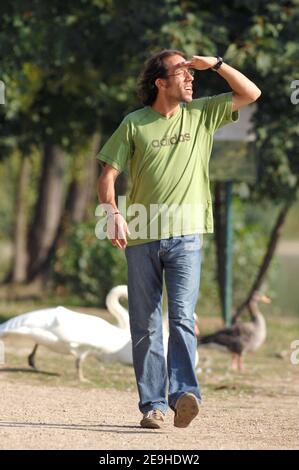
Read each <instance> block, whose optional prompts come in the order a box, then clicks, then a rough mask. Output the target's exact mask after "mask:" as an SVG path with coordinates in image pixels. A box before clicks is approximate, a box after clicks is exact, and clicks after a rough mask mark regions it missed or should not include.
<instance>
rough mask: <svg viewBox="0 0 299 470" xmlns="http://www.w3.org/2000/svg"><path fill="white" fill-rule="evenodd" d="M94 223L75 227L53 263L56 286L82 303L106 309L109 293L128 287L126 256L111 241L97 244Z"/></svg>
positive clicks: (100, 241)
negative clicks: (121, 286)
mask: <svg viewBox="0 0 299 470" xmlns="http://www.w3.org/2000/svg"><path fill="white" fill-rule="evenodd" d="M94 228H95V227H94V221H93V222H90V223H82V224H79V225H77V226H75V227H74V228H73V229H72V230H71V231H70V232H69V233H68V235H66V239H65V241H64V243H63V245H62V246H61V247H60V248H59V249H58V250H57V252H56V256H55V259H54V262H53V267H54V282H55V284H56V286H57V287H58V286H60V287H63V289H61V288H60V292H63V293H64V294H73V295H76V296H78V297H79V298H80V299H81V302H82V301H84V302H86V303H90V304H93V305H97V306H105V298H106V295H107V294H108V292H109V290H110V289H111V288H112V287H114V286H116V285H118V284H126V283H127V271H126V261H125V255H124V253H123V252H122V251H120V250H119V249H116V248H115V247H113V246H112V245H111V243H110V242H109V241H108V240H98V239H97V238H96V236H95V233H94Z"/></svg>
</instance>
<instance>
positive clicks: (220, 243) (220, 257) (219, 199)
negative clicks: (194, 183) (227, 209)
mask: <svg viewBox="0 0 299 470" xmlns="http://www.w3.org/2000/svg"><path fill="white" fill-rule="evenodd" d="M223 197H224V195H223V183H220V182H217V183H215V202H214V213H215V246H216V272H217V283H218V292H219V298H220V303H221V306H222V311H224V303H223V302H224V233H225V226H224V225H225V217H224V216H225V214H224V200H223Z"/></svg>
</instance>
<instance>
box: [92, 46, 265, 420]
mask: <svg viewBox="0 0 299 470" xmlns="http://www.w3.org/2000/svg"><path fill="white" fill-rule="evenodd" d="M192 69H196V70H209V72H208V73H213V72H210V70H211V69H212V70H213V71H214V72H216V73H218V74H219V75H221V76H222V77H223V78H224V79H225V80H226V81H227V83H228V84H229V85H230V87H231V89H232V92H230V93H224V94H221V95H216V96H213V97H206V98H201V99H195V100H192V93H193V92H192V82H193V74H192V72H193V70H192ZM260 94H261V92H260V90H259V89H258V88H257V87H256V85H255V84H254V83H252V82H251V81H250V80H249V79H248V78H246V77H245V76H244V75H243V74H242V73H240V72H238V71H237V70H235V69H234V68H232V67H230V66H229V65H228V64H225V63H223V60H222V59H221V58H220V57H217V58H216V57H203V56H193V58H192V59H191V60H186V59H185V57H184V55H183V53H181V52H180V51H174V50H164V51H162V52H160V53H159V54H156V55H155V56H154V57H152V58H151V59H150V60H149V61H148V63H147V64H146V66H145V69H144V70H143V72H142V74H141V77H140V80H139V95H140V97H141V100H142V103H143V105H144V107H143V108H142V109H139V110H137V111H135V112H133V113H131V114H129V115H128V116H126V118H125V119H124V120H123V121H122V123H121V124H120V126H119V128H118V129H117V130H116V131H115V132H114V134H113V135H112V137H111V138H110V139H109V140H108V142H107V143H106V144H105V145H104V147H103V148H102V150H101V152H100V153H99V155H98V157H97V158H98V159H99V160H100V161H102V162H104V168H103V171H102V174H101V176H100V179H99V199H100V202H101V203H105V204H107V206H106V210H107V223H108V226H109V227H110V229H109V230H110V233H111V235H110V238H111V242H112V244H113V245H114V246H116V247H118V248H121V249H124V248H125V253H126V258H127V264H128V292H129V314H130V328H131V335H132V347H133V362H134V369H135V375H136V380H137V386H138V392H139V398H140V401H139V409H140V411H141V412H142V413H143V418H142V420H141V422H140V424H141V426H142V427H145V428H161V427H162V426H163V422H164V415H165V413H166V411H167V409H168V406H169V407H170V408H171V409H172V410H173V411H174V413H175V415H174V425H175V426H176V427H186V426H188V425H189V424H190V422H191V421H192V420H193V418H195V416H196V415H197V414H198V411H199V404H200V402H201V394H200V390H199V386H198V383H197V379H196V374H195V370H194V369H195V367H194V361H195V352H196V345H197V342H196V337H195V333H194V317H193V312H194V308H195V305H196V301H197V295H198V290H199V282H200V263H201V243H200V236H201V234H203V233H211V232H212V231H213V219H212V203H211V195H210V190H209V178H208V163H209V158H210V154H211V149H212V139H213V133H214V132H215V130H216V129H218V128H219V127H221V126H223V125H225V124H227V123H229V122H232V121H235V120H237V118H238V116H237V110H238V109H239V108H241V107H242V106H246V105H247V104H249V103H252V102H253V101H255V100H256V99H257V98H258V97H259V96H260ZM125 168H129V172H130V180H131V191H130V195H129V199H130V204H131V206H130V207H129V209H128V211H127V212H128V214H129V215H131V216H132V215H134V210H135V209H136V207H139V206H137V204H139V205H142V207H143V208H144V211H143V212H142V211H141V212H142V217H141V218H139V219H138V224H137V225H139V227H138V229H139V232H138V230H137V233H136V228H137V227H136V223H135V224H134V223H133V222H132V224H131V223H129V226H128V224H127V222H126V220H125V218H124V217H123V215H122V214H121V213H120V211H119V209H118V207H117V205H116V202H115V193H114V183H115V180H116V178H117V176H118V175H119V173H120V172H121V171H123V170H124V169H125ZM161 206H162V208H163V211H164V215H165V211H166V213H167V222H168V223H165V218H164V221H163V220H162V219H163V211H162V212H161V211H159V209H160V207H161ZM173 206H175V208H176V210H175V211H174V213H173V212H171V210H170V208H171V207H173ZM153 207H154V210H152V208H153ZM107 208H108V209H107ZM157 208H158V210H157ZM165 208H166V209H165ZM140 210H141V209H140ZM135 213H136V212H135ZM171 214H172V217H170V216H171ZM178 214H179V215H180V217H178ZM186 214H187V217H186V216H185V215H186ZM178 219H179V223H178ZM129 228H130V230H129ZM111 229H112V232H114V234H112V232H111ZM133 231H134V233H132V232H133ZM163 274H164V276H165V283H166V289H167V297H168V311H169V332H170V335H169V342H168V355H167V367H166V363H165V359H164V351H163V342H162V314H161V299H162V287H163ZM167 375H168V387H169V389H168V400H167Z"/></svg>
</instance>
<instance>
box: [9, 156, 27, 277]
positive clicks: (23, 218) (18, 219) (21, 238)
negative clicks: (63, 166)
mask: <svg viewBox="0 0 299 470" xmlns="http://www.w3.org/2000/svg"><path fill="white" fill-rule="evenodd" d="M29 172H30V163H29V159H28V158H26V157H22V162H21V168H20V175H19V182H18V188H17V198H16V206H15V224H14V260H13V268H12V276H11V279H10V280H11V281H12V282H24V281H25V280H26V273H27V262H28V253H27V201H26V188H27V186H28V180H29Z"/></svg>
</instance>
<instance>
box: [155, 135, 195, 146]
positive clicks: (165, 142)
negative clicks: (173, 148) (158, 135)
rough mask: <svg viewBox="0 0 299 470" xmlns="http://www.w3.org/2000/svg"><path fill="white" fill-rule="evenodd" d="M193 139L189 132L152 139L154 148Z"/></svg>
mask: <svg viewBox="0 0 299 470" xmlns="http://www.w3.org/2000/svg"><path fill="white" fill-rule="evenodd" d="M190 139H191V136H190V134H189V133H188V132H186V133H185V134H179V135H177V134H174V135H173V136H172V137H168V136H166V137H164V138H163V139H161V140H158V139H154V140H152V146H153V147H154V148H160V147H166V146H167V145H176V144H178V143H179V142H188V141H189V140H190Z"/></svg>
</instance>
